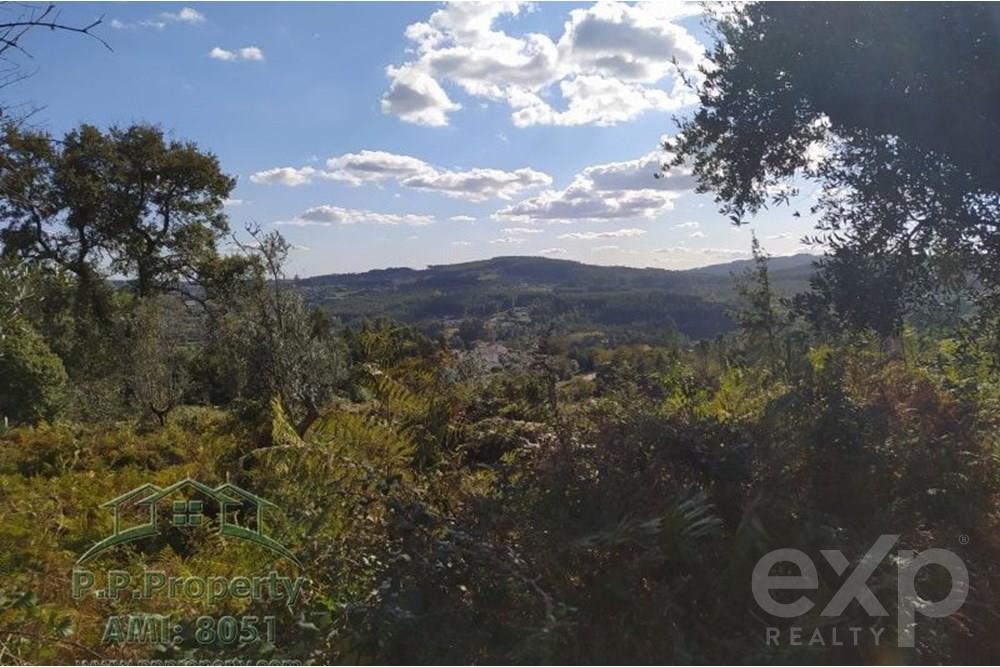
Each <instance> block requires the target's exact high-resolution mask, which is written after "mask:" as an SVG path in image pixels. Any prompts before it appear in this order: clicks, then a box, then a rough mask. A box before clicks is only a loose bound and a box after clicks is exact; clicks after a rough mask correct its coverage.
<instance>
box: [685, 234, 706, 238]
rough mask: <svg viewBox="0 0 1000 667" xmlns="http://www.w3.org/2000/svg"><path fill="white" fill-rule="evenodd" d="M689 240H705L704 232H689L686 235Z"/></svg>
mask: <svg viewBox="0 0 1000 667" xmlns="http://www.w3.org/2000/svg"><path fill="white" fill-rule="evenodd" d="M688 238H689V239H703V238H705V232H691V233H690V234H688Z"/></svg>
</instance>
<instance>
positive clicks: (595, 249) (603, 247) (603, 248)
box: [590, 245, 620, 252]
mask: <svg viewBox="0 0 1000 667" xmlns="http://www.w3.org/2000/svg"><path fill="white" fill-rule="evenodd" d="M619 249H620V248H619V246H616V245H595V246H594V247H593V248H591V249H590V251H591V252H611V251H613V250H619Z"/></svg>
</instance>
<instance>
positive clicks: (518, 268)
mask: <svg viewBox="0 0 1000 667" xmlns="http://www.w3.org/2000/svg"><path fill="white" fill-rule="evenodd" d="M817 259H819V257H818V256H817V255H810V254H806V253H801V254H797V255H789V256H780V257H772V258H770V260H769V267H770V271H771V274H772V277H774V278H775V279H777V281H778V282H779V283H780V282H783V281H789V280H794V281H797V280H802V279H804V280H806V281H808V277H809V276H810V275H811V274H812V263H813V262H814V261H816V260H817ZM752 262H753V260H750V259H739V260H734V261H731V262H725V263H722V264H711V265H709V266H702V267H697V268H693V269H681V270H671V269H659V268H653V267H648V268H635V267H628V266H604V265H597V264H585V263H583V262H577V261H575V260H568V259H551V258H548V257H534V256H524V255H510V256H502V257H494V258H492V259H483V260H476V261H472V262H461V263H457V264H432V265H431V266H428V267H427V268H426V269H410V268H403V267H400V268H385V269H373V270H371V271H365V272H362V273H330V274H325V275H319V276H312V277H309V278H302V279H300V280H299V283H300V284H301V285H304V286H309V287H317V286H321V285H342V286H354V287H360V286H369V287H375V286H383V287H388V286H391V285H395V286H403V285H411V286H413V287H421V286H426V287H431V286H435V285H443V284H452V285H458V284H464V285H471V284H482V283H493V284H497V283H515V284H516V283H525V282H543V283H550V284H553V285H560V286H567V287H568V286H572V287H583V286H587V285H591V284H592V285H594V286H600V287H608V286H610V285H616V286H630V287H639V286H643V287H660V288H674V287H679V286H680V287H683V286H686V285H689V284H691V283H698V282H705V281H707V282H710V283H715V282H717V280H716V279H717V278H725V279H726V280H727V281H728V279H729V278H730V277H731V275H732V274H733V273H734V272H738V271H742V270H743V269H745V268H746V267H748V266H750V264H752Z"/></svg>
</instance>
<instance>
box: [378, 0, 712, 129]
mask: <svg viewBox="0 0 1000 667" xmlns="http://www.w3.org/2000/svg"><path fill="white" fill-rule="evenodd" d="M528 6H530V5H527V3H522V2H495V3H452V4H448V5H446V6H445V7H444V8H442V9H439V10H437V11H435V12H433V13H432V14H431V16H430V17H429V18H428V19H427V21H423V22H418V23H414V24H411V25H410V26H408V27H407V29H406V37H407V38H408V39H409V40H410V41H411V42H412V43H413V45H414V47H413V53H414V57H413V59H411V60H409V61H408V62H405V63H403V64H402V65H400V66H398V67H395V66H389V67H387V68H386V74H387V76H388V77H389V89H388V91H387V92H386V93H385V95H384V96H383V97H382V110H383V111H384V112H385V113H392V114H396V115H397V116H399V117H400V118H401V119H402V120H404V121H407V122H411V123H417V124H421V125H429V126H442V125H447V124H448V115H449V114H450V113H453V112H455V111H458V110H459V109H460V108H461V105H460V104H458V103H456V102H454V101H453V100H452V99H451V98H450V97H449V95H448V93H447V92H446V91H445V89H444V88H443V87H442V84H448V85H452V86H455V87H457V88H458V89H460V90H461V91H462V92H464V93H465V94H467V95H470V96H472V97H476V98H479V99H480V100H483V101H490V102H501V103H503V104H506V105H507V106H508V107H509V108H510V110H511V119H512V121H513V122H514V124H515V125H517V126H520V127H526V126H530V125H586V124H595V125H614V124H616V123H620V122H624V121H627V120H630V119H632V118H634V117H636V116H638V115H639V114H641V113H643V112H645V111H648V110H654V109H655V110H661V111H672V110H676V109H678V108H680V107H682V106H685V105H687V104H692V103H694V102H695V101H696V100H695V97H694V94H693V91H691V90H690V89H689V88H688V87H687V86H686V84H684V83H683V81H682V80H681V77H679V76H678V75H677V72H676V70H675V65H674V63H676V64H677V66H679V67H681V68H682V69H683V70H685V71H686V72H688V74H689V76H691V77H693V78H697V76H698V73H697V66H698V64H699V63H700V62H701V61H702V59H703V51H704V50H703V48H702V46H701V45H700V44H699V43H698V41H697V40H696V39H695V38H694V37H693V36H692V35H691V34H690V33H689V32H688V31H687V30H686V29H685V28H683V27H681V26H680V25H679V24H678V23H677V22H676V21H677V19H679V18H682V17H685V16H691V15H694V14H697V13H698V11H699V10H698V8H697V7H696V5H695V4H694V3H681V2H641V3H636V4H625V3H617V2H616V3H611V2H599V3H597V4H595V5H593V6H591V7H588V8H585V9H574V10H572V11H571V12H570V13H569V16H568V19H567V20H566V22H565V25H564V29H563V33H562V35H561V36H560V37H559V38H558V39H555V40H554V39H553V38H552V37H550V36H549V35H545V34H540V33H528V34H524V35H518V36H514V35H510V34H508V33H507V32H505V31H504V30H503V29H499V28H497V26H496V23H497V22H498V20H500V19H508V18H516V17H517V16H519V15H520V14H522V13H524V12H525V9H526V7H528ZM553 99H556V100H558V102H557V103H556V106H553V103H552V102H551V100H553ZM557 106H558V107H559V108H557Z"/></svg>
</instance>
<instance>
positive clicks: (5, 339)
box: [0, 321, 66, 424]
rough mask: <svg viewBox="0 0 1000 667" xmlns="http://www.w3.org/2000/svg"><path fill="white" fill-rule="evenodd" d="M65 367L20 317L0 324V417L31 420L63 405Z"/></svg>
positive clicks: (48, 414) (30, 421) (53, 412)
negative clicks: (0, 325) (1, 325)
mask: <svg viewBox="0 0 1000 667" xmlns="http://www.w3.org/2000/svg"><path fill="white" fill-rule="evenodd" d="M65 388H66V369H65V368H63V364H62V360H60V359H59V357H58V356H56V355H55V354H54V353H53V352H52V350H51V349H49V346H48V345H47V344H46V342H45V339H44V338H43V337H42V336H41V335H40V334H39V333H38V332H37V331H35V330H34V328H32V327H31V326H30V325H29V324H27V323H26V322H23V321H15V322H12V323H9V324H8V325H7V326H3V327H0V419H3V418H5V419H9V420H11V421H13V422H14V423H15V424H17V423H33V422H36V421H39V420H41V419H52V418H53V417H54V416H55V415H56V413H57V412H58V411H59V408H60V407H61V406H62V402H63V399H64V392H65Z"/></svg>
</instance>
